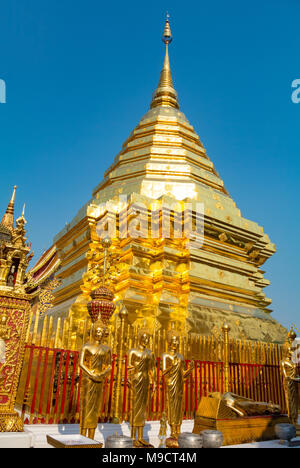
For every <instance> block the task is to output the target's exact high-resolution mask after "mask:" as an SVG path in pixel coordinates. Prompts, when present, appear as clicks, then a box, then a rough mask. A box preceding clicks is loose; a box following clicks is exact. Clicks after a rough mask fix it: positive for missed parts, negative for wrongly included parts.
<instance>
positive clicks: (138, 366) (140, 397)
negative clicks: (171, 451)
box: [128, 329, 156, 447]
mask: <svg viewBox="0 0 300 468" xmlns="http://www.w3.org/2000/svg"><path fill="white" fill-rule="evenodd" d="M149 339H150V335H149V332H148V331H147V330H143V329H142V330H141V331H140V333H139V347H138V349H131V350H130V351H129V355H128V372H129V388H130V390H131V418H130V424H131V438H132V439H133V440H134V446H135V447H152V445H150V444H149V443H148V442H146V441H145V440H144V439H143V432H144V426H145V422H146V417H147V404H148V399H149V390H150V385H151V383H152V384H153V392H154V391H155V385H156V380H155V371H156V362H155V357H154V354H153V352H152V351H151V350H150V349H147V346H148V345H149Z"/></svg>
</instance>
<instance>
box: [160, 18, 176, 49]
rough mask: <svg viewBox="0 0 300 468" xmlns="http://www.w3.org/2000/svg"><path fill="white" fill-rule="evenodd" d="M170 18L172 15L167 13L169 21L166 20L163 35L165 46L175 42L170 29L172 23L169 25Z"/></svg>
mask: <svg viewBox="0 0 300 468" xmlns="http://www.w3.org/2000/svg"><path fill="white" fill-rule="evenodd" d="M169 18H170V15H169V13H168V12H167V19H166V23H165V29H164V32H163V35H162V41H163V42H164V43H165V44H171V42H172V40H173V36H172V33H171V28H170V23H169Z"/></svg>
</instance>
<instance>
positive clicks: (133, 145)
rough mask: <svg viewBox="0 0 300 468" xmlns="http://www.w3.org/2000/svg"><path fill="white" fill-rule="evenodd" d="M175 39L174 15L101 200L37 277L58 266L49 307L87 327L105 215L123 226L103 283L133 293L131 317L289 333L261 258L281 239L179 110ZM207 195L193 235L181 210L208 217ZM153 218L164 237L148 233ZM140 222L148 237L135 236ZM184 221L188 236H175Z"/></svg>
mask: <svg viewBox="0 0 300 468" xmlns="http://www.w3.org/2000/svg"><path fill="white" fill-rule="evenodd" d="M171 41H172V34H171V30H170V25H169V20H168V19H167V20H166V24H165V29H164V32H163V42H164V44H165V58H164V62H163V67H162V70H161V74H160V79H159V83H158V86H157V88H156V90H155V91H154V94H153V97H152V101H151V103H150V108H149V110H148V111H147V113H146V114H145V115H144V116H143V117H142V119H141V120H140V122H139V123H138V125H137V126H136V127H135V128H134V130H133V131H132V132H131V133H130V135H129V137H128V138H127V140H126V141H125V143H124V144H123V147H122V149H121V151H120V152H119V154H117V156H116V157H115V159H114V161H113V163H112V165H111V166H110V167H109V168H108V169H107V171H106V172H105V174H104V178H103V180H102V181H101V182H100V183H99V184H98V185H97V187H95V188H94V190H93V192H92V199H91V200H90V201H89V202H88V203H86V204H85V205H84V206H83V207H82V208H81V209H80V210H79V211H78V213H77V214H76V216H75V217H74V218H73V220H72V221H71V222H70V223H69V224H67V225H66V226H65V227H64V229H62V231H60V232H59V233H58V234H57V235H56V236H55V238H54V241H53V245H52V246H51V247H50V249H49V250H48V251H47V252H46V253H45V254H44V255H43V256H42V258H41V259H40V260H39V261H38V263H37V264H36V266H35V267H34V268H33V270H31V274H32V275H33V276H34V277H35V278H38V277H43V276H49V274H50V273H51V271H52V272H55V271H56V270H57V268H58V266H59V267H60V268H59V269H58V270H57V273H56V276H55V278H56V279H58V278H59V285H58V287H56V289H55V290H54V292H53V295H54V299H53V307H52V308H51V309H49V310H46V311H45V315H48V316H50V317H51V320H52V324H53V327H54V328H55V323H57V321H58V319H61V320H62V319H65V320H67V321H68V326H69V332H70V333H71V334H75V335H77V334H80V333H82V330H83V329H84V327H85V322H86V320H87V319H88V312H87V303H88V302H89V301H90V299H91V296H90V293H91V292H92V291H93V290H94V289H96V288H97V287H99V286H100V285H101V284H102V281H103V271H104V269H105V268H104V263H105V262H106V260H105V255H104V254H105V249H103V247H102V244H101V236H100V235H99V231H98V227H99V224H101V223H102V225H103V226H104V225H106V227H107V226H108V227H109V225H110V226H112V225H114V227H115V230H116V235H115V236H111V237H112V246H111V248H110V249H109V268H108V269H107V268H106V270H107V274H106V275H104V276H105V284H106V285H107V286H109V287H110V289H111V290H112V291H113V293H114V297H115V299H114V300H115V302H118V301H119V300H122V301H123V303H124V305H125V306H126V308H127V310H128V320H129V322H130V324H131V325H132V324H133V325H134V324H135V323H144V322H145V320H146V321H147V324H148V326H149V327H150V329H152V330H153V329H157V328H160V329H163V330H166V331H167V330H168V329H170V327H171V323H174V322H175V324H176V327H177V328H179V329H181V330H184V331H185V332H188V333H197V334H202V335H209V334H211V333H213V332H214V330H215V329H219V328H220V327H221V326H222V324H223V323H224V322H225V321H226V322H227V323H228V324H229V325H230V328H231V335H232V337H233V338H247V339H250V340H260V341H265V342H266V341H268V342H273V343H275V342H278V343H280V342H283V341H284V339H285V336H286V330H285V329H284V328H283V327H282V326H281V325H280V324H279V323H278V322H277V321H276V320H275V319H273V318H272V316H271V312H272V310H271V309H270V305H271V300H270V299H269V298H268V297H266V295H265V293H264V288H265V287H266V286H268V285H269V281H268V280H267V279H265V277H264V273H265V272H264V270H263V265H264V263H265V262H266V260H267V259H268V258H269V257H271V256H272V255H273V254H274V253H275V251H276V249H275V245H274V244H273V243H272V242H271V241H270V239H269V237H268V235H267V234H265V233H264V230H263V228H262V227H261V226H259V225H258V224H257V223H256V222H254V221H250V220H248V219H245V218H244V217H243V216H242V214H241V212H240V210H239V209H238V207H237V205H236V203H235V202H234V200H233V199H232V197H231V196H230V194H229V193H228V191H227V189H226V188H225V186H224V182H223V180H222V179H221V177H220V176H219V174H218V172H217V171H216V169H215V167H214V165H213V163H212V161H211V160H210V158H209V156H208V155H207V153H206V150H205V148H204V147H203V145H202V143H201V141H200V139H199V137H198V135H197V134H196V132H195V130H194V128H193V126H192V125H191V124H190V123H189V121H188V120H187V118H186V116H185V115H184V114H183V112H182V111H181V110H180V107H179V99H178V95H177V92H176V91H175V88H174V85H173V80H172V75H171V68H170V62H169V45H170V43H171ZM228 163H229V164H230V162H227V164H228ZM201 204H202V206H203V207H204V212H203V215H204V217H202V221H203V229H202V234H201V236H202V237H201V236H200V234H199V233H198V234H195V242H190V239H189V238H188V237H187V236H185V230H184V223H185V221H184V220H183V212H184V210H185V206H186V205H188V207H189V208H188V218H189V220H190V221H191V223H192V226H193V227H194V226H196V224H197V222H198V221H201V213H200V214H199V210H198V206H199V205H201ZM163 215H166V216H169V218H170V220H171V221H170V225H171V230H170V233H169V235H164V232H163V231H162V229H161V224H162V222H161V220H162V217H163ZM153 216H154V220H155V221H153ZM150 218H151V220H152V224H153V225H154V228H155V229H156V234H157V235H156V236H150V235H149V225H148V223H147V221H148V220H149V219H150ZM130 223H133V225H134V228H135V231H138V233H139V234H140V235H133V233H132V231H133V229H131V231H130V229H128V225H129V224H130ZM124 225H126V227H125V235H122V236H121V235H120V233H121V231H122V232H123V234H124ZM176 230H177V231H178V230H179V232H181V235H177V236H176V235H175V232H176ZM202 238H203V239H202ZM201 239H202V241H201ZM106 267H107V265H106ZM106 270H105V271H106Z"/></svg>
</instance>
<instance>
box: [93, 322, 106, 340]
mask: <svg viewBox="0 0 300 468" xmlns="http://www.w3.org/2000/svg"><path fill="white" fill-rule="evenodd" d="M106 336H107V327H106V326H105V325H104V323H103V322H101V320H97V321H96V322H95V323H93V325H92V338H93V339H94V340H95V341H96V342H97V343H101V341H102V340H103V338H105V337H106Z"/></svg>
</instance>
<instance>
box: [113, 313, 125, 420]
mask: <svg viewBox="0 0 300 468" xmlns="http://www.w3.org/2000/svg"><path fill="white" fill-rule="evenodd" d="M119 317H120V321H121V334H120V341H119V343H120V345H119V347H118V357H117V363H118V369H117V384H116V396H115V410H114V417H113V419H112V423H113V424H120V423H121V422H122V421H121V419H122V415H121V413H120V399H121V391H122V367H123V366H122V364H123V353H124V338H125V336H124V331H125V322H126V320H127V317H128V311H127V309H126V307H125V306H124V305H123V306H122V307H121V310H120V312H119ZM124 385H126V382H124Z"/></svg>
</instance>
